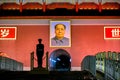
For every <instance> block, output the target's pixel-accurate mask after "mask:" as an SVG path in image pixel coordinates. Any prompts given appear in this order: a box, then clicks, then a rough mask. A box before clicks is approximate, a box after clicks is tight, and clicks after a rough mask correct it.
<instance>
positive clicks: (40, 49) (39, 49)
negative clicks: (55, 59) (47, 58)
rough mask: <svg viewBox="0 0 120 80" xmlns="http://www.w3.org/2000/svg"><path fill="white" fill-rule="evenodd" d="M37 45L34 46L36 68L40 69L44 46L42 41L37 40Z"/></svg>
mask: <svg viewBox="0 0 120 80" xmlns="http://www.w3.org/2000/svg"><path fill="white" fill-rule="evenodd" d="M38 42H39V43H38V44H37V45H36V55H37V63H38V68H42V57H43V55H44V45H43V44H42V39H38Z"/></svg>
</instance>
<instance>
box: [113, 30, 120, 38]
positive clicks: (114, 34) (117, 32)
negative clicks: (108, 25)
mask: <svg viewBox="0 0 120 80" xmlns="http://www.w3.org/2000/svg"><path fill="white" fill-rule="evenodd" d="M111 32H112V37H119V36H120V30H119V29H112V31H111Z"/></svg>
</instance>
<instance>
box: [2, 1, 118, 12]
mask: <svg viewBox="0 0 120 80" xmlns="http://www.w3.org/2000/svg"><path fill="white" fill-rule="evenodd" d="M76 3H78V2H76ZM20 6H21V4H17V3H3V4H1V5H0V9H3V10H9V9H12V10H16V9H17V10H18V9H19V8H20ZM45 6H46V9H56V8H65V9H73V10H74V9H77V8H76V6H77V4H72V3H68V2H54V3H51V4H44V3H43V4H41V3H38V2H28V3H26V4H24V5H22V7H23V9H33V10H36V9H44V8H45ZM100 6H101V7H100ZM78 7H79V9H89V10H91V9H99V11H100V8H102V9H103V10H108V9H113V10H114V9H116V10H118V9H120V4H119V3H117V2H106V3H104V4H101V5H100V4H97V3H94V2H82V3H80V4H78ZM20 9H21V8H20ZM43 11H44V10H43Z"/></svg>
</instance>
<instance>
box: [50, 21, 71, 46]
mask: <svg viewBox="0 0 120 80" xmlns="http://www.w3.org/2000/svg"><path fill="white" fill-rule="evenodd" d="M56 24H64V25H65V26H66V29H65V34H64V37H66V38H68V39H69V41H68V45H53V43H52V38H54V37H55V25H56ZM49 27H50V28H49V29H50V40H49V41H50V47H71V21H70V20H50V26H49Z"/></svg>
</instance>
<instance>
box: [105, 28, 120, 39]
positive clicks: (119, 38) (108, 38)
mask: <svg viewBox="0 0 120 80" xmlns="http://www.w3.org/2000/svg"><path fill="white" fill-rule="evenodd" d="M106 28H120V26H105V27H104V39H109V40H110V39H112V40H113V39H120V38H106V36H105V34H106V33H105V29H106Z"/></svg>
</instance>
